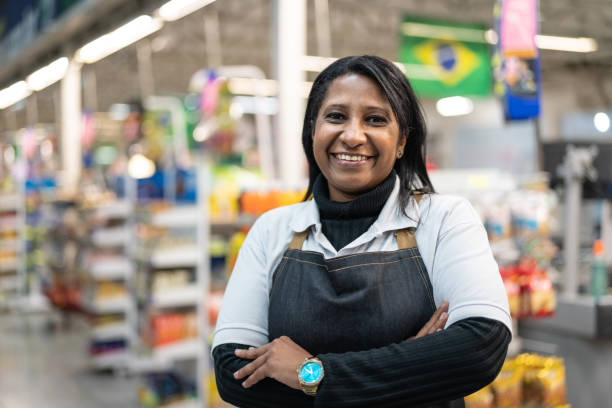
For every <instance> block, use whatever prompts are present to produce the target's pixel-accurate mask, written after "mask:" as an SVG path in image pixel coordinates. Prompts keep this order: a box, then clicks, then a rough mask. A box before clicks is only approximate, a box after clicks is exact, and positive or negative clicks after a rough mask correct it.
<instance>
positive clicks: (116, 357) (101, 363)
mask: <svg viewBox="0 0 612 408" xmlns="http://www.w3.org/2000/svg"><path fill="white" fill-rule="evenodd" d="M129 358H130V354H129V352H128V351H127V350H119V351H109V352H107V353H103V354H100V355H97V356H92V357H91V363H92V365H93V366H94V367H95V368H98V369H103V368H118V367H125V366H126V365H127V363H128V361H129Z"/></svg>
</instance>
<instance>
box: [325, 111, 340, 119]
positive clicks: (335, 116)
mask: <svg viewBox="0 0 612 408" xmlns="http://www.w3.org/2000/svg"><path fill="white" fill-rule="evenodd" d="M326 118H327V119H331V120H342V119H344V115H343V114H341V113H340V112H331V113H328V114H327V115H326Z"/></svg>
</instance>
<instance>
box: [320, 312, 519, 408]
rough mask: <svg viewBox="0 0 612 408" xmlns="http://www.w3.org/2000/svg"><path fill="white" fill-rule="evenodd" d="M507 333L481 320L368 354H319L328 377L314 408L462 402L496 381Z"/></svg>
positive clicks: (497, 324) (499, 325) (466, 321)
mask: <svg viewBox="0 0 612 408" xmlns="http://www.w3.org/2000/svg"><path fill="white" fill-rule="evenodd" d="M510 338H511V334H510V331H509V330H508V328H507V327H506V326H505V325H504V324H502V323H501V322H499V321H496V320H491V319H487V318H482V317H474V318H468V319H464V320H461V321H459V322H457V323H455V324H453V325H452V326H450V327H448V328H447V329H445V330H443V331H441V332H438V333H435V334H430V335H428V336H425V337H421V338H419V339H415V340H409V341H404V342H402V343H398V344H392V345H389V346H385V347H381V348H378V349H372V350H367V351H359V352H349V353H341V354H321V355H319V356H318V357H319V358H320V359H321V361H322V362H323V366H324V368H325V377H324V379H323V381H322V382H321V385H320V387H319V389H318V391H317V396H316V398H315V405H314V406H315V407H326V408H328V407H329V408H336V407H358V406H376V407H405V406H410V407H417V406H430V405H432V404H435V403H439V402H442V401H450V400H454V399H457V398H461V397H464V396H466V395H469V394H471V393H473V392H474V391H477V390H479V389H480V388H482V387H484V386H485V385H487V384H489V383H490V382H491V381H493V380H494V379H495V377H496V376H497V374H498V373H499V370H500V369H501V366H502V365H503V362H504V359H505V357H506V352H507V350H508V344H509V343H510Z"/></svg>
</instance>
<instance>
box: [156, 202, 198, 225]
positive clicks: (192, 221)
mask: <svg viewBox="0 0 612 408" xmlns="http://www.w3.org/2000/svg"><path fill="white" fill-rule="evenodd" d="M196 217H197V208H196V206H195V205H185V206H179V207H173V208H170V209H168V210H164V211H160V212H159V213H157V214H154V215H153V217H152V218H151V224H153V225H154V226H156V227H163V228H195V227H196V224H197V221H196Z"/></svg>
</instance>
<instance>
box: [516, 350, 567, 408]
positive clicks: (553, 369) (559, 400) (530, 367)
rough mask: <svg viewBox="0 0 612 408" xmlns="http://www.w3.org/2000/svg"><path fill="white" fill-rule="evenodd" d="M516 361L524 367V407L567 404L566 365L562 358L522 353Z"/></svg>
mask: <svg viewBox="0 0 612 408" xmlns="http://www.w3.org/2000/svg"><path fill="white" fill-rule="evenodd" d="M516 363H517V364H519V365H521V366H522V367H523V368H524V374H523V407H525V408H552V407H557V406H559V405H564V404H566V393H567V389H566V384H565V366H564V364H563V360H562V359H561V358H558V357H542V356H538V355H534V354H521V355H520V356H518V357H517V358H516Z"/></svg>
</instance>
